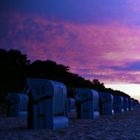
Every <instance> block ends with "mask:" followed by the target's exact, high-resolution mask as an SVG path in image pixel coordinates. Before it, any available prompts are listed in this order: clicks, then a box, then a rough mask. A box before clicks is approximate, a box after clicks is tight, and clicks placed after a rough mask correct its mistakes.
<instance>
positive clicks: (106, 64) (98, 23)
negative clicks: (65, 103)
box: [0, 0, 140, 84]
mask: <svg viewBox="0 0 140 140" xmlns="http://www.w3.org/2000/svg"><path fill="white" fill-rule="evenodd" d="M139 7H140V1H139V0H101V1H99V0H24V1H23V2H21V1H19V0H12V1H11V0H1V1H0V47H1V48H5V49H11V48H14V49H19V50H21V51H22V52H23V53H26V54H27V55H28V57H29V59H31V60H36V59H42V60H46V59H51V60H54V61H56V62H57V63H61V64H65V65H68V66H70V68H71V71H72V72H75V73H77V74H79V75H81V76H83V77H85V78H87V79H95V78H97V79H99V80H100V81H101V82H104V83H138V84H139V83H140V8H139Z"/></svg>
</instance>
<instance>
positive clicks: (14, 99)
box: [6, 79, 135, 129]
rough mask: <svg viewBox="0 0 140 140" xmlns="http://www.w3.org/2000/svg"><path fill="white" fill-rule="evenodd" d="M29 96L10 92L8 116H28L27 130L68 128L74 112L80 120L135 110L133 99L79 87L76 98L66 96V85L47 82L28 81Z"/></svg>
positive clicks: (41, 80)
mask: <svg viewBox="0 0 140 140" xmlns="http://www.w3.org/2000/svg"><path fill="white" fill-rule="evenodd" d="M27 85H28V94H25V93H18V94H17V93H9V94H8V96H7V98H6V101H7V116H10V117H18V116H27V125H28V128H41V129H42V128H49V129H60V128H65V127H68V124H69V116H70V115H71V114H73V113H75V114H76V117H77V118H79V119H97V118H99V116H100V115H114V114H116V113H122V112H125V111H128V110H133V107H134V104H135V102H134V99H132V98H128V97H122V96H117V95H112V94H111V93H107V92H106V93H105V92H97V91H95V90H93V89H85V88H76V89H75V91H74V92H75V93H74V95H75V97H74V98H68V97H67V88H66V86H65V85H64V84H63V83H60V82H56V81H52V80H47V79H27Z"/></svg>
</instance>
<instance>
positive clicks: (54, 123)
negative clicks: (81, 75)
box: [27, 79, 68, 129]
mask: <svg viewBox="0 0 140 140" xmlns="http://www.w3.org/2000/svg"><path fill="white" fill-rule="evenodd" d="M27 84H28V87H29V90H30V93H29V104H28V112H29V114H28V128H49V129H60V128H65V127H67V126H68V117H67V111H68V109H67V89H66V86H65V85H64V84H62V83H60V82H56V81H52V80H47V79H27Z"/></svg>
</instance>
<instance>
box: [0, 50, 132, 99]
mask: <svg viewBox="0 0 140 140" xmlns="http://www.w3.org/2000/svg"><path fill="white" fill-rule="evenodd" d="M0 66H1V71H0V99H1V101H3V99H4V98H5V96H6V95H7V93H8V92H22V91H23V89H24V87H25V85H26V78H27V77H32V78H47V79H51V80H55V81H60V82H63V83H64V84H65V85H66V86H67V88H68V91H69V92H68V96H69V97H73V96H74V95H73V93H74V92H73V91H74V89H75V88H76V87H81V88H93V89H95V90H97V91H103V92H110V93H112V94H117V95H122V96H127V97H130V96H129V95H127V94H126V93H124V92H121V91H117V90H116V91H114V90H113V89H110V88H105V86H104V84H103V83H100V81H99V80H98V79H94V80H93V81H90V80H86V79H84V78H83V77H81V76H79V75H78V74H75V73H72V72H70V68H69V66H64V65H62V64H57V63H56V62H53V61H51V60H46V61H41V60H36V61H34V62H33V63H30V61H29V60H28V58H27V56H26V55H25V54H22V53H21V52H20V51H18V50H10V51H6V50H4V49H0Z"/></svg>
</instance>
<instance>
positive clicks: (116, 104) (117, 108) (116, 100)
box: [113, 95, 124, 113]
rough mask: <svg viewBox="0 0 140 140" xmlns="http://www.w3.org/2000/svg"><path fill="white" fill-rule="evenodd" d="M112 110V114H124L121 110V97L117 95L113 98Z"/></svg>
mask: <svg viewBox="0 0 140 140" xmlns="http://www.w3.org/2000/svg"><path fill="white" fill-rule="evenodd" d="M113 109H114V113H121V112H124V110H123V97H122V96H119V95H114V96H113Z"/></svg>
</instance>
